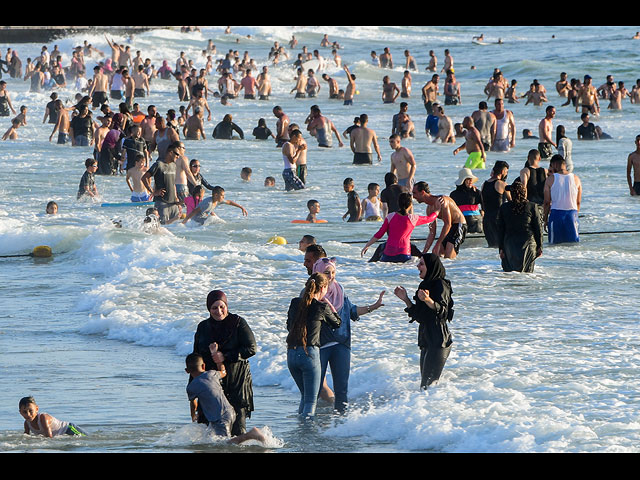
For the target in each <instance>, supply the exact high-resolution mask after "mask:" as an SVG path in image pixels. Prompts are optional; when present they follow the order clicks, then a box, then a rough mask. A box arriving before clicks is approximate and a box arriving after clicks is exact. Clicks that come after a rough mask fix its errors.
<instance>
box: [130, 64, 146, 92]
mask: <svg viewBox="0 0 640 480" xmlns="http://www.w3.org/2000/svg"><path fill="white" fill-rule="evenodd" d="M131 78H132V79H133V82H134V84H135V88H134V90H133V96H134V97H144V96H145V92H146V94H147V96H149V77H148V76H147V74H146V73H144V66H142V65H140V66H139V67H138V70H137V71H136V72H135V73H134V74H133V75H131Z"/></svg>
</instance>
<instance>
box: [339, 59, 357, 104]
mask: <svg viewBox="0 0 640 480" xmlns="http://www.w3.org/2000/svg"><path fill="white" fill-rule="evenodd" d="M342 69H343V70H344V71H345V73H346V74H347V82H348V84H347V88H346V90H345V91H344V105H353V95H354V94H355V93H356V76H355V75H354V74H352V73H351V72H350V71H349V67H347V66H346V65H345V66H344V67H342Z"/></svg>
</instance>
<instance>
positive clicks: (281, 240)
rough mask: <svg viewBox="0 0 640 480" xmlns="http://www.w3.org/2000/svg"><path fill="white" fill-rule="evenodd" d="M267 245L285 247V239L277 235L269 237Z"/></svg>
mask: <svg viewBox="0 0 640 480" xmlns="http://www.w3.org/2000/svg"><path fill="white" fill-rule="evenodd" d="M267 243H271V244H274V245H286V244H287V239H286V238H284V237H281V236H279V235H274V236H273V237H271V238H270V239H269V240H268V241H267Z"/></svg>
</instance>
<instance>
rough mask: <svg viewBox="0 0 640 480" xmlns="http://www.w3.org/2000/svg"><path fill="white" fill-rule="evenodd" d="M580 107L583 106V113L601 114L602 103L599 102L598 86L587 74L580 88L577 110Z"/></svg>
mask: <svg viewBox="0 0 640 480" xmlns="http://www.w3.org/2000/svg"><path fill="white" fill-rule="evenodd" d="M578 107H582V113H592V114H594V115H599V114H600V103H599V102H598V92H597V91H596V87H594V86H593V85H592V84H591V76H589V75H585V76H584V82H583V84H582V87H580V90H578V102H577V104H576V112H577V111H578Z"/></svg>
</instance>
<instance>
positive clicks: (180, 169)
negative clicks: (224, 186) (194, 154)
mask: <svg viewBox="0 0 640 480" xmlns="http://www.w3.org/2000/svg"><path fill="white" fill-rule="evenodd" d="M173 145H175V147H176V148H177V150H176V152H177V153H178V156H177V157H176V159H175V162H176V195H177V196H178V200H179V202H180V203H184V199H185V198H187V196H189V184H188V182H191V183H192V184H193V185H197V184H198V181H197V180H196V179H195V177H194V176H193V173H191V169H190V168H189V159H188V158H187V156H186V155H185V154H184V152H185V146H184V143H182V142H180V141H177V142H175V143H174V144H173Z"/></svg>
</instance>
